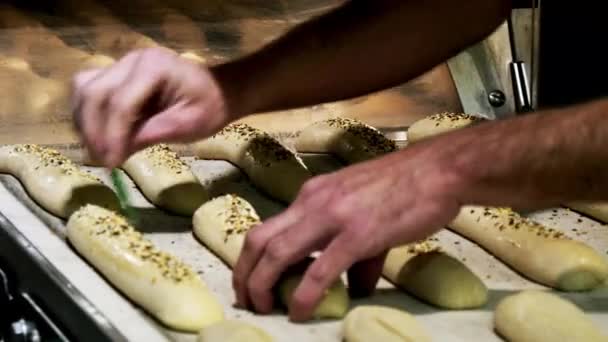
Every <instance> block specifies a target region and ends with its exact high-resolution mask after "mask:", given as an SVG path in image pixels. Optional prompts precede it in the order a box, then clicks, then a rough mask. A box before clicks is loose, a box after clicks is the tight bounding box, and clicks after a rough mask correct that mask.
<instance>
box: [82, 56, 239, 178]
mask: <svg viewBox="0 0 608 342" xmlns="http://www.w3.org/2000/svg"><path fill="white" fill-rule="evenodd" d="M73 104H74V122H75V124H76V128H77V129H78V132H79V134H80V135H81V138H82V140H83V143H84V144H85V145H86V147H87V149H88V151H89V154H90V156H91V157H92V158H93V159H95V160H97V161H99V162H102V163H103V164H104V165H105V166H108V167H116V166H118V165H120V164H122V162H123V161H124V160H125V159H126V158H127V157H128V156H129V155H130V154H131V153H133V152H135V151H137V150H139V149H141V148H144V147H146V146H148V145H152V144H155V143H159V142H190V141H193V140H196V139H199V138H204V137H206V136H209V135H211V134H213V133H215V131H217V130H219V129H220V128H221V127H223V126H224V125H225V124H226V123H227V122H229V121H230V120H231V119H232V118H234V117H235V116H236V109H235V108H232V107H231V106H229V101H228V96H227V92H226V89H223V88H222V87H220V84H219V83H218V80H217V78H216V77H215V75H214V74H212V72H211V71H210V70H209V69H206V68H205V67H203V66H201V65H198V64H196V63H194V62H192V61H189V60H187V59H185V58H181V57H180V56H179V55H177V54H176V53H174V52H172V51H170V50H166V49H162V48H153V49H144V50H137V51H134V52H132V53H130V54H128V55H127V56H125V57H124V58H122V59H121V60H119V61H117V62H116V63H115V64H113V65H111V66H109V67H106V68H101V69H93V70H87V71H84V72H81V73H79V74H78V75H76V76H75V78H74V84H73Z"/></svg>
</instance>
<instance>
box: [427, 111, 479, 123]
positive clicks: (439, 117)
mask: <svg viewBox="0 0 608 342" xmlns="http://www.w3.org/2000/svg"><path fill="white" fill-rule="evenodd" d="M429 120H431V121H435V122H438V123H440V122H446V121H451V122H454V121H460V120H470V121H473V122H478V121H483V120H484V118H482V117H480V116H475V115H471V114H465V113H450V112H443V113H438V114H433V115H431V116H429Z"/></svg>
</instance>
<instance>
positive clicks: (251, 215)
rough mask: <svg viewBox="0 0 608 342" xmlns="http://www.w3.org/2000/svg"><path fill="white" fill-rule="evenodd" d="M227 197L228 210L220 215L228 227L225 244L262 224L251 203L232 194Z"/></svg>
mask: <svg viewBox="0 0 608 342" xmlns="http://www.w3.org/2000/svg"><path fill="white" fill-rule="evenodd" d="M226 197H227V199H228V208H227V209H226V210H225V211H223V212H221V213H220V215H222V216H223V217H224V222H225V227H226V228H225V233H226V235H225V236H224V242H227V241H228V238H229V237H231V236H234V235H243V234H246V233H247V231H249V229H251V228H253V227H254V226H256V225H258V224H260V223H261V222H262V221H261V219H260V217H259V216H258V214H257V213H256V212H255V209H254V208H253V207H252V206H251V204H249V202H247V201H246V200H244V199H243V198H241V197H239V196H235V195H231V194H229V195H226Z"/></svg>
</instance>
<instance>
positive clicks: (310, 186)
mask: <svg viewBox="0 0 608 342" xmlns="http://www.w3.org/2000/svg"><path fill="white" fill-rule="evenodd" d="M324 183H325V176H317V177H313V178H311V179H309V180H308V181H306V183H304V185H303V186H302V192H303V193H314V192H316V191H317V190H318V189H320V188H321V187H322V186H323V184H324Z"/></svg>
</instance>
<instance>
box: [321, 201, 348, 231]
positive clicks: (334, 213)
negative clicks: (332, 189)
mask: <svg viewBox="0 0 608 342" xmlns="http://www.w3.org/2000/svg"><path fill="white" fill-rule="evenodd" d="M349 208H350V206H349V205H348V203H347V202H346V201H345V200H344V199H343V198H339V197H332V198H331V199H330V200H329V202H328V204H327V206H326V210H327V215H328V216H329V218H330V219H331V220H332V221H333V223H335V224H339V225H346V224H347V223H348V221H349V218H350V216H349Z"/></svg>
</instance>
